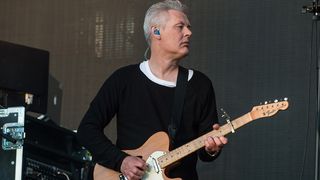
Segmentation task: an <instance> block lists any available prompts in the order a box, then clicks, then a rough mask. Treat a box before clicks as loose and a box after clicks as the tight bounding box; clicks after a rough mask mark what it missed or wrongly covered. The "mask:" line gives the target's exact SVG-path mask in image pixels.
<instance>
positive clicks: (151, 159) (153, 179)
mask: <svg viewBox="0 0 320 180" xmlns="http://www.w3.org/2000/svg"><path fill="white" fill-rule="evenodd" d="M288 106H289V103H288V101H287V100H286V99H285V100H284V101H280V102H274V103H271V104H265V105H259V106H255V107H253V108H252V110H251V111H250V112H248V113H247V114H245V115H243V116H241V117H239V118H237V119H235V120H233V121H231V122H229V123H227V124H225V125H223V126H221V127H220V129H219V130H213V131H211V132H208V133H207V134H205V135H203V136H201V137H199V138H197V139H194V140H193V141H191V142H189V143H187V144H185V145H182V146H180V147H178V148H176V149H174V150H172V151H169V137H168V135H167V134H166V133H165V132H158V133H155V134H153V135H152V136H151V137H150V138H149V139H148V140H147V141H146V142H145V143H144V144H143V145H142V146H141V147H140V148H138V149H134V150H123V151H124V152H126V153H128V154H130V155H132V156H139V157H142V159H144V160H145V161H146V163H147V165H148V169H147V170H146V172H145V174H144V176H143V178H142V180H181V178H174V179H172V178H169V177H167V176H166V174H167V173H166V169H167V167H169V166H170V165H172V164H173V163H175V162H177V161H179V160H180V159H182V158H183V157H185V156H188V155H189V154H191V153H193V152H195V151H197V150H198V149H200V148H202V147H204V140H205V139H206V137H208V136H212V137H215V136H224V135H227V134H229V133H230V132H234V130H236V129H238V128H240V127H242V126H243V125H245V124H247V123H249V122H251V121H253V120H256V119H259V118H264V117H270V116H273V115H275V114H276V113H277V112H278V111H279V110H285V109H287V108H288ZM93 176H94V180H106V179H108V180H119V179H120V180H122V179H123V180H125V179H126V178H125V177H124V176H123V175H122V174H121V173H120V172H117V171H114V170H112V169H108V168H105V167H103V166H101V165H99V164H96V165H95V167H94V175H93Z"/></svg>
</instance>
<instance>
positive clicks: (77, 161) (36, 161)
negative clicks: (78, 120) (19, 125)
mask: <svg viewBox="0 0 320 180" xmlns="http://www.w3.org/2000/svg"><path fill="white" fill-rule="evenodd" d="M25 132H26V138H25V143H24V153H23V155H24V158H23V160H24V161H23V163H24V165H23V173H22V174H23V176H24V177H25V178H26V179H55V180H60V179H61V180H66V179H73V180H87V179H90V175H89V172H90V171H91V169H90V168H91V161H90V160H91V156H90V154H89V152H88V151H87V150H85V149H84V148H83V147H82V146H81V145H79V143H78V141H77V140H76V136H75V132H73V131H70V130H68V129H65V128H62V127H60V126H57V125H56V124H55V123H54V122H53V121H51V120H48V121H42V120H39V119H37V118H34V117H31V116H29V115H28V114H26V119H25Z"/></svg>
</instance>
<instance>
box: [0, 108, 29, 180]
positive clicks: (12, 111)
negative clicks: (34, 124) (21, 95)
mask: <svg viewBox="0 0 320 180" xmlns="http://www.w3.org/2000/svg"><path fill="white" fill-rule="evenodd" d="M24 118H25V114H24V107H14V108H8V109H0V127H1V130H0V131H1V132H0V134H1V148H0V157H1V158H0V167H1V168H0V177H1V179H10V180H11V179H12V180H21V178H22V159H23V158H22V157H23V142H24V137H25V133H24Z"/></svg>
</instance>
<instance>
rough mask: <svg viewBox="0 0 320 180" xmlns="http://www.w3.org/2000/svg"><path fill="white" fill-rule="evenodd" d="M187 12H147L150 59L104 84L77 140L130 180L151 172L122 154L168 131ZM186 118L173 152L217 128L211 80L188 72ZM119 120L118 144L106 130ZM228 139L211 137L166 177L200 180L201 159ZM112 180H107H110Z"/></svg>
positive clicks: (157, 8)
mask: <svg viewBox="0 0 320 180" xmlns="http://www.w3.org/2000/svg"><path fill="white" fill-rule="evenodd" d="M185 11H186V8H185V6H184V5H183V4H181V3H180V2H179V1H175V0H166V1H164V2H159V3H156V4H154V5H152V6H151V7H150V8H149V10H148V11H147V13H146V16H145V22H144V32H145V37H146V40H147V42H148V44H149V47H150V50H151V56H150V59H149V60H147V61H144V62H142V63H140V64H136V65H130V66H127V67H123V68H121V69H119V70H117V71H116V72H114V73H113V74H112V75H111V76H110V77H109V78H108V79H107V80H106V81H105V83H104V84H103V86H102V87H101V89H100V90H99V92H98V94H97V96H96V97H95V98H94V100H93V101H92V103H91V105H90V107H89V109H88V111H87V113H86V114H85V116H84V118H83V120H82V122H81V124H80V126H79V129H78V139H79V141H80V142H81V143H82V144H83V145H84V146H85V147H86V148H87V149H88V150H89V151H90V152H91V153H92V155H93V158H94V160H95V161H96V162H97V163H98V164H99V165H102V166H104V167H107V168H109V169H114V170H116V171H119V172H121V173H122V174H123V175H124V176H125V177H126V178H127V179H129V180H138V179H141V178H142V177H143V175H144V173H145V170H146V169H147V168H148V165H147V164H146V162H145V161H144V160H143V159H141V158H140V157H136V156H131V155H129V154H127V153H125V152H123V151H121V150H123V149H136V148H138V147H140V146H141V145H142V144H143V143H144V142H145V141H146V140H147V139H148V138H149V137H150V136H151V135H153V134H154V133H156V132H159V131H165V132H168V125H169V123H170V117H171V111H172V108H173V99H174V91H175V86H176V82H177V76H178V72H179V62H180V60H181V59H182V58H184V57H185V56H187V55H188V53H189V43H190V38H191V35H192V32H191V30H190V22H189V20H188V18H187V16H186V13H185ZM187 79H188V82H187V87H186V95H185V98H184V99H185V100H184V106H183V112H182V118H181V122H180V126H179V127H178V131H177V134H176V137H175V141H174V144H173V148H176V147H179V146H181V145H183V144H185V143H188V142H189V141H191V140H193V139H195V138H197V137H199V136H200V135H202V134H204V133H206V132H208V131H210V130H212V125H213V124H214V125H213V128H214V129H219V125H218V124H217V112H216V105H215V97H214V92H213V87H212V84H211V81H210V80H209V79H208V78H207V77H206V76H205V75H204V74H202V73H200V72H199V71H196V70H191V69H189V70H188V77H187ZM115 115H116V116H117V142H116V145H114V144H112V142H111V141H110V140H109V139H108V138H107V137H106V136H105V135H104V133H103V129H104V127H105V126H106V125H107V124H108V123H109V122H110V121H111V119H112V118H113V117H114V116H115ZM226 143H227V139H226V138H225V137H207V139H205V140H204V146H205V147H204V148H202V149H201V150H199V151H198V152H197V153H192V154H191V155H189V156H187V157H185V158H183V159H182V160H181V162H180V163H179V164H178V165H177V166H176V167H174V168H173V169H172V170H170V171H169V174H168V176H170V177H180V178H182V179H198V177H197V172H196V162H197V154H198V155H199V157H200V159H201V160H204V161H211V160H213V159H215V158H216V157H217V156H216V155H217V154H218V153H219V151H220V150H221V148H222V146H223V145H224V144H226ZM106 179H108V177H106Z"/></svg>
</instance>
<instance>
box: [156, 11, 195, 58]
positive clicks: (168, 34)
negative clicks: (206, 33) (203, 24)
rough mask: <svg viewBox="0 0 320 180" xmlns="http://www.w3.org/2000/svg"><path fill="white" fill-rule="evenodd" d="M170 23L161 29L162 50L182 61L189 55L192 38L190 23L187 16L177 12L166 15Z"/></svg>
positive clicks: (169, 12)
mask: <svg viewBox="0 0 320 180" xmlns="http://www.w3.org/2000/svg"><path fill="white" fill-rule="evenodd" d="M166 15H167V16H168V18H167V19H168V21H167V22H166V24H165V26H164V27H162V28H161V29H160V33H161V42H160V46H161V49H162V50H163V51H164V52H165V53H168V54H171V55H172V56H173V57H174V58H177V59H180V58H183V57H185V56H186V55H188V53H189V42H190V37H191V34H192V32H191V30H190V22H189V20H188V18H187V16H186V15H185V14H184V13H182V12H180V11H176V10H169V11H168V13H166Z"/></svg>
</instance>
